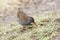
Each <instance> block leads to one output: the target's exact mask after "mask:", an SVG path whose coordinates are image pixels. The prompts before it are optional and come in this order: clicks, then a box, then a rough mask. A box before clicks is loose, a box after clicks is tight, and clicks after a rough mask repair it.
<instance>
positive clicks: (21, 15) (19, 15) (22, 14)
mask: <svg viewBox="0 0 60 40" xmlns="http://www.w3.org/2000/svg"><path fill="white" fill-rule="evenodd" d="M17 16H18V18H19V19H20V20H22V21H27V20H28V17H29V16H28V15H26V14H25V13H24V12H23V11H21V10H20V9H18V13H17Z"/></svg>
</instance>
